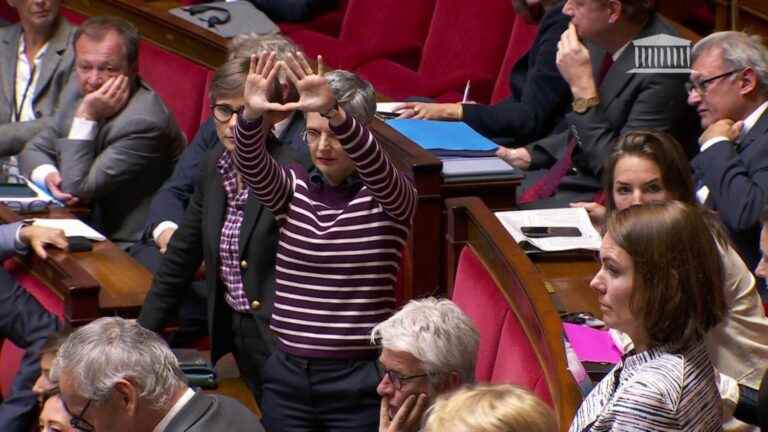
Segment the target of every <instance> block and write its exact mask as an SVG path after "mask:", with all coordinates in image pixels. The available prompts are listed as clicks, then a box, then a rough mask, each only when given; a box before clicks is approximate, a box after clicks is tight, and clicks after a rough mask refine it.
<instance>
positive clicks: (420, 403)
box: [406, 393, 427, 427]
mask: <svg viewBox="0 0 768 432" xmlns="http://www.w3.org/2000/svg"><path fill="white" fill-rule="evenodd" d="M426 409H427V395H426V394H425V393H421V394H420V395H419V398H418V399H417V400H416V405H415V406H414V407H413V409H412V410H411V411H410V413H409V414H408V419H407V421H406V424H408V425H411V426H413V427H415V426H416V425H418V424H419V423H420V422H421V417H422V416H423V415H424V411H426Z"/></svg>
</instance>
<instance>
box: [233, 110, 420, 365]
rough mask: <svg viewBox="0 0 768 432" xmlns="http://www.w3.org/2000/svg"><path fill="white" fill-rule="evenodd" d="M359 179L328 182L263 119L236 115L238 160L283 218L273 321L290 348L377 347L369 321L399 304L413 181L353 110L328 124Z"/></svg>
mask: <svg viewBox="0 0 768 432" xmlns="http://www.w3.org/2000/svg"><path fill="white" fill-rule="evenodd" d="M331 129H332V131H333V133H334V134H336V136H337V137H338V139H339V141H340V142H341V144H342V146H343V147H344V149H345V150H346V151H347V153H348V154H349V157H350V158H351V159H352V161H354V163H355V165H356V167H357V173H358V175H359V176H360V179H361V180H362V181H361V182H358V183H357V184H350V183H353V182H347V184H346V185H340V186H336V187H334V186H330V185H328V184H326V183H325V182H317V181H313V180H312V179H310V175H309V174H308V173H307V171H306V170H305V169H304V168H302V167H300V166H295V165H291V166H289V167H282V166H280V165H279V164H277V163H276V162H275V161H274V160H273V159H272V157H271V156H270V155H269V153H267V151H266V148H265V141H266V134H265V131H264V128H263V122H262V119H261V118H259V119H257V120H255V121H253V122H247V121H245V119H243V118H242V117H240V118H238V124H237V128H236V130H235V141H236V142H237V150H236V152H235V162H236V165H237V167H238V170H239V171H240V173H241V174H242V176H243V179H244V180H245V182H246V184H247V185H248V186H249V187H250V189H251V192H252V193H254V194H255V196H256V197H258V199H259V200H260V201H262V202H263V203H264V204H265V205H266V206H267V207H269V208H270V209H271V210H272V212H273V213H274V214H275V218H276V219H277V220H278V222H279V223H280V240H279V245H278V248H277V264H276V266H277V267H276V269H275V275H276V281H275V285H276V293H275V303H274V309H273V312H272V320H271V324H270V327H271V328H272V330H274V331H275V333H276V334H277V337H278V341H279V342H278V344H279V347H280V349H282V350H283V351H285V352H288V353H291V354H294V355H299V356H304V357H316V358H317V357H320V358H361V357H371V356H372V355H374V353H375V350H376V347H373V346H371V345H370V343H369V335H370V331H371V329H372V328H373V327H374V326H375V325H376V324H378V323H379V322H381V321H383V320H385V319H387V318H388V317H389V316H390V315H391V314H392V313H393V311H394V306H395V296H394V284H395V282H396V279H397V273H398V271H399V267H400V259H401V256H402V250H403V246H404V245H405V243H406V240H407V238H408V232H409V230H410V226H411V220H412V218H413V214H414V212H415V209H416V190H415V189H414V187H413V185H412V184H411V182H410V181H409V180H408V179H407V178H406V176H405V175H403V174H402V173H400V172H399V171H398V170H397V168H395V166H394V165H393V164H392V163H391V162H390V161H389V159H388V158H387V156H386V155H385V153H384V152H383V151H382V150H381V148H380V147H379V145H378V144H377V143H376V140H375V139H374V138H373V135H372V134H371V133H370V132H369V131H368V129H367V128H366V127H364V126H361V125H360V124H359V123H358V122H357V121H356V120H354V118H353V117H352V116H347V120H346V121H345V122H344V123H343V124H341V125H339V126H338V127H335V128H334V127H332V128H331Z"/></svg>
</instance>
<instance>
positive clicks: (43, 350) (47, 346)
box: [40, 327, 75, 357]
mask: <svg viewBox="0 0 768 432" xmlns="http://www.w3.org/2000/svg"><path fill="white" fill-rule="evenodd" d="M74 331H75V330H74V329H73V328H72V327H65V328H63V329H61V330H59V331H57V332H54V333H51V334H50V335H48V339H46V340H45V343H44V344H43V346H42V347H40V356H41V357H42V355H43V354H49V353H50V354H54V355H55V354H56V353H57V352H58V351H59V348H61V346H62V345H64V342H66V340H67V338H68V337H69V335H71V334H72V332H74Z"/></svg>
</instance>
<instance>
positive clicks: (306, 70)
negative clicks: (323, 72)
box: [294, 53, 322, 75]
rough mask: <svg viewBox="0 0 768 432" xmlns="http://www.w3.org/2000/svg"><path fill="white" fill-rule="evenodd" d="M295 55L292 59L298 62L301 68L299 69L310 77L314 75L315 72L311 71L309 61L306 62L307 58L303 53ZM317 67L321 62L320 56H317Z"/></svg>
mask: <svg viewBox="0 0 768 432" xmlns="http://www.w3.org/2000/svg"><path fill="white" fill-rule="evenodd" d="M296 54H297V55H295V56H294V58H295V59H296V60H297V61H298V62H299V65H300V66H301V69H302V70H303V71H304V73H305V74H307V75H312V74H314V73H315V71H314V70H313V69H312V66H310V65H309V61H307V57H306V56H305V55H304V54H303V53H296ZM317 61H318V65H319V64H320V63H319V62H320V61H322V56H319V55H318V56H317Z"/></svg>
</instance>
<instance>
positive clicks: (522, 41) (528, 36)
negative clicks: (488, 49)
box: [491, 15, 538, 103]
mask: <svg viewBox="0 0 768 432" xmlns="http://www.w3.org/2000/svg"><path fill="white" fill-rule="evenodd" d="M537 29H538V25H537V24H530V23H528V22H526V21H525V20H524V19H523V17H521V16H519V15H518V16H516V17H515V25H514V27H512V36H510V38H509V43H508V44H507V53H506V54H505V55H504V62H503V63H502V64H501V69H500V70H499V76H498V78H497V79H496V85H495V86H494V87H493V95H492V96H491V103H496V102H499V101H500V100H502V99H505V98H507V97H509V95H510V88H509V74H510V73H511V72H512V68H513V67H514V66H515V64H517V62H518V61H519V60H520V58H521V57H523V56H524V55H525V53H527V52H528V51H529V50H530V49H531V46H532V45H533V41H534V40H535V39H536V30H537Z"/></svg>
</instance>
